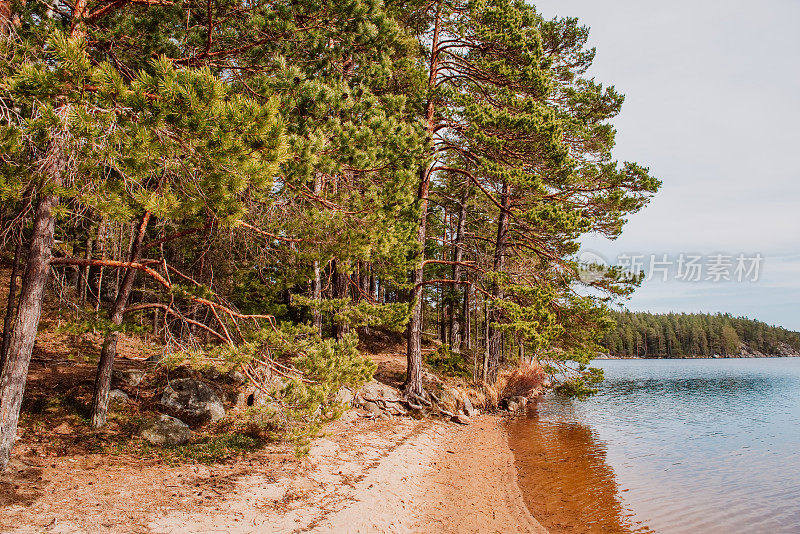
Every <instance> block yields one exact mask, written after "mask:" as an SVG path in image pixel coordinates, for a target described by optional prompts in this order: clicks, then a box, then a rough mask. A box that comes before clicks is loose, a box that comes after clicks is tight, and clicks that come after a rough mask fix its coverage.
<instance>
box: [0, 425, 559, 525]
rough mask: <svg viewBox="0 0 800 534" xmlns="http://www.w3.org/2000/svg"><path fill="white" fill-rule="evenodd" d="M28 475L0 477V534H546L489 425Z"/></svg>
mask: <svg viewBox="0 0 800 534" xmlns="http://www.w3.org/2000/svg"><path fill="white" fill-rule="evenodd" d="M31 463H32V462H31V461H30V460H28V461H27V463H22V462H19V461H17V462H16V463H15V464H14V465H13V466H12V467H13V469H12V472H11V473H7V474H4V475H2V476H3V479H2V481H3V482H4V483H5V484H6V485H4V487H10V488H13V487H14V479H15V477H16V479H17V482H19V483H18V484H16V486H17V490H16V491H22V490H23V489H24V490H25V491H28V493H26V494H25V499H24V500H20V501H18V502H11V503H10V504H7V505H6V506H4V507H2V508H1V509H0V531H2V532H154V533H155V532H159V533H160V532H163V533H172V532H174V533H177V532H181V533H183V532H228V533H245V532H259V533H267V532H546V530H545V529H544V528H543V527H542V526H541V525H540V524H539V523H538V522H537V521H536V520H535V519H534V518H533V517H532V516H531V515H530V514H529V513H528V511H527V509H526V508H525V504H524V500H523V498H522V494H521V492H520V489H519V486H518V485H517V482H516V471H515V467H514V458H513V455H512V452H511V450H510V449H509V447H508V442H507V438H506V435H505V431H504V429H503V427H502V424H501V420H500V419H499V418H498V417H494V416H482V417H480V418H477V419H476V420H475V421H473V423H472V424H470V425H468V426H459V425H455V424H453V423H446V422H442V421H430V420H414V419H409V418H396V419H393V420H389V421H368V420H365V419H362V418H358V419H356V420H354V421H351V422H340V423H335V424H334V425H333V426H331V428H330V429H329V432H328V435H327V436H325V437H323V438H320V439H317V440H316V441H315V443H314V445H313V447H312V450H311V453H310V455H309V457H308V458H306V459H304V460H297V459H294V458H293V457H291V456H290V455H287V454H286V451H278V450H272V451H270V450H267V451H261V452H260V453H257V454H255V455H253V457H250V458H248V459H246V460H242V461H240V462H238V463H237V464H235V465H224V466H196V465H195V466H189V465H184V466H175V467H170V466H165V465H163V464H157V463H154V464H149V465H143V464H141V463H139V464H137V463H136V462H134V461H131V462H119V461H114V460H113V459H112V460H110V461H109V459H108V458H106V459H105V461H104V460H103V458H102V457H99V456H86V457H81V458H67V459H63V458H61V459H59V461H57V462H56V463H50V461H48V462H47V463H46V464H45V463H42V465H31ZM26 477H27V478H26ZM26 481H27V482H26ZM26 483H27V484H28V485H27V486H26V487H24V488H23V486H25V484H26ZM9 484H10V485H9ZM20 488H22V489H20ZM37 488H38V490H37Z"/></svg>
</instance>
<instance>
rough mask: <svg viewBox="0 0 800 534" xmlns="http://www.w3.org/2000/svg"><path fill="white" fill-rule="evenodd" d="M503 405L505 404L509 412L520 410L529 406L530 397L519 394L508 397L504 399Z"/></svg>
mask: <svg viewBox="0 0 800 534" xmlns="http://www.w3.org/2000/svg"><path fill="white" fill-rule="evenodd" d="M503 406H505V408H506V410H508V411H509V412H518V411H520V410H524V409H525V407H526V406H528V398H527V397H521V396H519V395H515V396H513V397H508V398H507V399H504V400H503Z"/></svg>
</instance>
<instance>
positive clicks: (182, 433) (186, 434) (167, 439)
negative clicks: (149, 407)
mask: <svg viewBox="0 0 800 534" xmlns="http://www.w3.org/2000/svg"><path fill="white" fill-rule="evenodd" d="M141 436H142V438H144V439H145V440H147V441H149V442H150V443H152V444H153V445H158V446H162V447H163V446H174V445H181V444H183V443H186V442H187V441H189V439H190V438H191V437H192V431H191V430H190V429H189V425H187V424H186V423H184V422H183V421H181V420H180V419H176V418H175V417H170V416H169V415H163V414H162V415H160V416H158V418H156V419H155V420H153V421H150V422H149V423H148V424H146V425H145V427H144V428H143V429H142V432H141Z"/></svg>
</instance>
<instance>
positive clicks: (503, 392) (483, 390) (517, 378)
mask: <svg viewBox="0 0 800 534" xmlns="http://www.w3.org/2000/svg"><path fill="white" fill-rule="evenodd" d="M545 380H546V375H545V372H544V369H542V367H541V366H540V365H539V364H538V363H533V364H530V363H522V364H519V365H516V366H514V367H508V368H505V369H502V370H501V371H500V373H499V374H498V377H497V383H495V384H487V383H485V382H480V383H477V384H476V383H474V382H469V381H467V380H463V379H458V380H448V385H450V386H452V387H455V388H456V389H458V390H460V391H462V392H463V393H464V394H465V395H467V396H468V397H469V399H470V401H471V402H472V404H473V406H475V407H476V408H480V409H482V410H488V411H491V410H495V409H497V407H498V406H500V401H502V400H503V399H505V398H508V397H514V396H520V397H535V396H536V395H538V394H539V393H541V391H542V384H543V383H544V382H545Z"/></svg>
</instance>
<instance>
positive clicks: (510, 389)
mask: <svg viewBox="0 0 800 534" xmlns="http://www.w3.org/2000/svg"><path fill="white" fill-rule="evenodd" d="M545 378H546V375H545V372H544V369H542V366H541V365H539V364H538V363H532V364H531V363H521V364H519V365H518V366H517V367H516V368H514V369H510V370H504V371H503V372H501V373H500V376H498V378H497V389H498V390H499V391H501V392H502V398H507V397H516V396H519V397H531V396H533V395H536V394H537V393H538V392H539V391H540V389H541V387H542V384H543V383H544V381H545Z"/></svg>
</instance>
